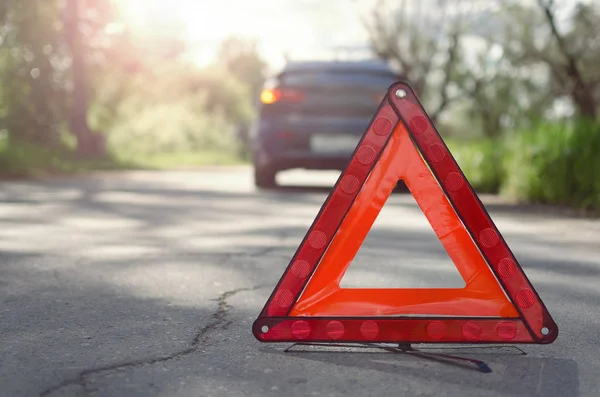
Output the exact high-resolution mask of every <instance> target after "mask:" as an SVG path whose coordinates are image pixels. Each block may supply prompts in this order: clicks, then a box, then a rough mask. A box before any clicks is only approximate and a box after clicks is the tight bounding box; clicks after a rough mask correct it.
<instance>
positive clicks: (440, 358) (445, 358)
mask: <svg viewBox="0 0 600 397" xmlns="http://www.w3.org/2000/svg"><path fill="white" fill-rule="evenodd" d="M295 346H323V347H350V348H367V349H368V348H370V349H373V348H376V349H383V350H386V351H389V352H392V353H403V354H411V355H414V356H417V357H420V358H424V359H429V360H433V361H437V362H441V363H445V364H450V365H458V366H461V367H463V365H460V364H459V363H471V364H474V365H475V368H473V369H477V370H478V371H479V372H483V373H490V372H492V369H491V368H490V367H489V366H488V365H487V364H486V363H485V362H484V361H482V360H477V359H473V358H467V357H459V356H455V355H449V354H442V353H428V352H425V351H422V350H417V349H415V348H414V347H413V346H412V344H410V343H398V344H391V343H390V344H385V343H381V344H380V343H357V344H344V343H321V342H297V343H294V344H293V345H291V346H289V347H288V348H286V349H285V350H284V352H286V353H287V352H291V349H292V348H294V347H295ZM509 347H513V348H515V349H517V350H518V351H519V352H520V354H522V355H525V354H527V353H525V352H524V351H523V350H521V349H519V348H518V347H516V346H509ZM481 348H488V349H502V348H507V346H457V347H435V348H434V349H439V350H444V349H445V350H450V349H481ZM471 368H472V367H471Z"/></svg>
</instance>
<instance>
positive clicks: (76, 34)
mask: <svg viewBox="0 0 600 397" xmlns="http://www.w3.org/2000/svg"><path fill="white" fill-rule="evenodd" d="M66 7H67V8H66V14H65V16H66V18H65V28H66V29H65V31H66V35H67V43H68V45H69V48H70V50H71V57H72V66H71V71H72V77H73V93H72V97H71V100H72V102H71V115H70V119H69V125H70V129H71V133H72V134H73V135H75V138H76V139H77V153H78V154H79V155H80V156H81V157H101V156H104V155H106V142H105V139H104V136H103V135H102V134H97V133H95V132H94V131H92V130H91V128H90V127H89V125H88V122H87V111H88V93H87V76H86V70H85V47H84V46H83V44H82V42H81V32H80V30H79V23H80V17H79V15H80V13H79V11H80V10H79V8H80V0H68V1H67V3H66Z"/></svg>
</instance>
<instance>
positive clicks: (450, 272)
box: [340, 192, 465, 288]
mask: <svg viewBox="0 0 600 397" xmlns="http://www.w3.org/2000/svg"><path fill="white" fill-rule="evenodd" d="M340 287H341V288H464V287H465V281H464V280H463V278H462V277H461V275H460V273H459V272H458V270H457V269H456V266H455V265H454V263H453V262H452V259H451V258H450V256H449V255H448V253H447V252H446V249H445V248H444V247H443V246H442V243H441V242H440V240H439V239H438V237H437V236H436V234H435V232H434V231H433V228H432V227H431V225H430V223H429V221H428V220H427V218H426V217H425V214H423V212H422V211H421V209H420V208H419V206H418V205H417V202H416V200H415V199H414V197H413V195H412V194H411V193H410V192H406V193H404V192H402V193H398V194H392V195H391V196H390V197H389V198H388V199H387V201H386V203H385V205H384V206H383V207H382V209H381V212H380V213H379V215H378V216H377V218H376V219H375V222H374V223H373V226H372V228H371V230H370V232H369V234H368V235H367V237H366V238H365V240H364V242H363V244H362V245H361V247H360V249H359V251H358V253H357V254H356V256H355V257H354V259H353V260H352V262H351V264H350V266H349V267H348V269H347V270H346V273H345V274H344V276H343V278H342V280H341V281H340Z"/></svg>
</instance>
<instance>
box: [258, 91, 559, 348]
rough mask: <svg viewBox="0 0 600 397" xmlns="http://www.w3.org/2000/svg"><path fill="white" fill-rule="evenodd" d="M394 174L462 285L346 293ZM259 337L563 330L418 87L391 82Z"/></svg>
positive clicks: (533, 339)
mask: <svg viewBox="0 0 600 397" xmlns="http://www.w3.org/2000/svg"><path fill="white" fill-rule="evenodd" d="M398 180H403V181H404V183H406V185H407V187H408V188H409V190H410V191H411V193H412V194H413V196H414V198H415V200H416V202H417V204H418V205H419V207H420V208H421V210H422V211H423V212H424V214H425V216H426V217H427V219H428V221H429V223H430V224H431V226H432V228H433V230H434V232H435V233H436V235H437V237H438V238H439V239H440V241H441V243H442V245H443V246H444V248H445V249H446V251H447V252H448V255H449V256H450V258H451V259H452V261H453V262H454V264H455V266H456V268H457V270H458V271H459V272H460V274H461V276H462V277H463V279H464V281H465V287H464V288H435V289H393V288H385V289H376V288H340V285H339V284H340V281H341V279H342V277H343V276H344V273H345V271H346V270H347V268H348V266H349V265H350V263H351V262H352V260H353V259H354V257H355V255H356V254H357V252H358V250H359V249H360V246H361V245H362V243H363V241H364V239H365V238H366V236H367V234H368V233H369V230H370V229H371V226H372V225H373V222H374V221H375V219H376V218H377V215H378V214H379V211H380V210H381V208H382V207H383V205H384V204H385V201H386V200H387V198H388V197H389V195H390V194H391V193H392V191H393V189H394V187H395V186H396V184H397V182H398ZM253 333H254V335H255V337H256V338H257V339H258V340H259V341H261V342H370V343H373V342H378V343H465V342H466V343H475V342H481V343H513V344H514V343H539V344H545V343H552V342H553V341H554V340H555V339H556V337H557V336H558V327H557V325H556V324H555V323H554V320H553V319H552V317H551V316H550V314H549V313H548V310H547V309H546V307H545V306H544V304H543V302H542V301H541V299H540V297H539V295H538V294H537V292H536V291H535V289H534V288H533V286H532V285H531V283H530V281H529V280H528V278H527V276H526V275H525V273H524V272H523V270H522V268H521V266H520V265H519V263H518V262H517V260H516V258H515V257H514V255H513V254H512V252H511V251H510V249H509V247H508V245H507V244H506V242H505V241H504V238H503V237H502V235H501V234H500V232H499V231H498V229H497V228H496V225H495V224H494V222H493V221H492V219H491V218H490V216H489V215H488V213H487V211H486V210H485V208H484V207H483V204H482V203H481V201H480V200H479V198H478V197H477V194H476V193H475V191H474V190H473V188H472V187H471V185H470V184H469V182H468V181H467V179H466V178H465V176H464V174H463V173H462V171H461V170H460V168H459V166H458V164H457V163H456V161H455V159H454V157H453V156H452V154H451V153H450V151H449V150H448V148H447V146H446V145H445V143H444V141H443V140H442V138H441V136H440V135H439V133H438V131H437V130H436V128H435V126H434V125H433V123H432V122H431V120H430V119H429V117H428V115H427V114H426V112H425V110H424V109H423V107H422V105H421V103H420V102H419V101H418V99H417V97H416V95H415V94H414V92H413V91H412V89H411V88H410V86H409V85H408V84H406V83H404V82H399V83H396V84H393V85H392V86H391V87H390V88H389V90H388V92H387V95H386V98H385V99H384V100H383V101H382V103H381V105H380V107H379V109H378V111H377V113H376V114H375V116H374V117H373V119H372V121H371V124H370V125H369V128H368V129H367V131H366V132H365V134H364V135H363V137H362V139H361V141H360V142H359V144H358V146H357V148H356V150H355V151H354V154H353V155H352V159H351V160H350V162H349V164H348V166H347V167H346V169H345V170H344V172H343V173H342V174H341V175H340V177H339V179H338V181H337V183H336V184H335V186H334V188H333V190H332V192H331V193H330V195H329V197H328V198H327V200H326V201H325V203H324V204H323V206H322V207H321V210H320V212H319V214H318V215H317V217H316V219H315V221H314V223H313V224H312V226H311V227H310V229H309V231H308V233H307V235H306V237H305V238H304V240H303V241H302V243H301V244H300V247H299V248H298V250H297V251H296V253H295V255H294V257H293V258H292V260H291V261H290V264H289V265H288V267H287V269H286V270H285V273H284V274H283V276H282V277H281V280H280V281H279V283H278V284H277V286H276V287H275V290H274V291H273V293H272V294H271V296H270V297H269V299H268V301H267V303H266V304H265V306H264V308H263V310H262V312H261V313H260V315H259V317H258V318H257V319H256V320H255V322H254V324H253Z"/></svg>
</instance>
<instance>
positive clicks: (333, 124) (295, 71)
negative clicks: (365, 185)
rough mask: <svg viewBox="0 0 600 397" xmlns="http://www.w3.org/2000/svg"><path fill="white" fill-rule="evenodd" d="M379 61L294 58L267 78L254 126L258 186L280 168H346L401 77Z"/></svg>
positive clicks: (265, 184) (273, 183)
mask: <svg viewBox="0 0 600 397" xmlns="http://www.w3.org/2000/svg"><path fill="white" fill-rule="evenodd" d="M401 79H402V78H401V76H399V75H397V74H396V73H395V72H394V71H393V70H392V68H391V67H390V66H389V65H388V64H386V63H384V62H379V61H315V62H308V61H303V62H290V63H288V64H287V65H286V66H285V67H284V68H283V70H282V71H281V72H280V73H279V74H278V75H277V76H275V77H273V78H272V79H270V80H269V81H267V82H266V84H265V87H264V89H263V91H262V93H261V95H260V102H261V103H260V105H259V115H258V118H257V120H256V121H255V123H254V124H253V126H252V127H251V129H250V132H249V134H250V145H251V150H252V156H253V164H254V180H255V184H256V186H257V187H260V188H269V187H274V186H276V178H275V177H276V175H277V173H278V172H279V171H282V170H288V169H293V168H302V169H311V170H339V171H342V170H344V168H345V167H346V165H347V164H348V163H349V161H350V157H351V156H352V153H353V152H354V149H355V148H356V146H357V144H358V142H359V140H360V138H361V136H362V135H363V134H364V132H365V130H366V129H367V127H368V125H369V123H370V121H371V119H372V118H373V116H374V115H375V112H376V111H377V108H378V106H379V104H380V103H381V100H382V99H383V97H384V95H385V94H386V91H387V89H388V88H389V86H390V85H391V84H392V83H394V82H395V81H398V80H401Z"/></svg>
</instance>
